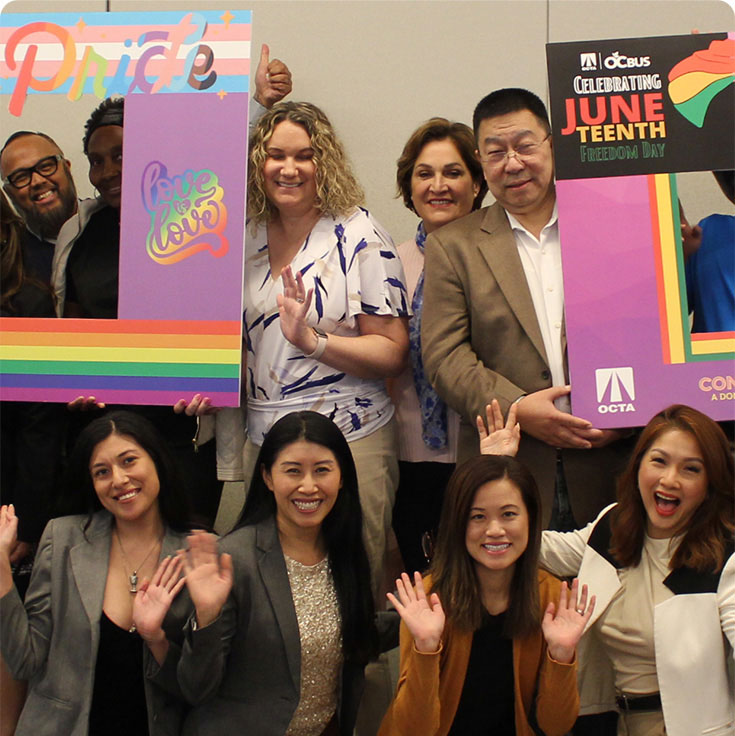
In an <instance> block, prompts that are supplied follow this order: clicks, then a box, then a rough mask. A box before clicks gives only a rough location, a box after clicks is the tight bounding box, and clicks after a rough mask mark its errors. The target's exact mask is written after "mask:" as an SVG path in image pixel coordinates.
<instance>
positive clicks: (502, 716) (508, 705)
mask: <svg viewBox="0 0 735 736" xmlns="http://www.w3.org/2000/svg"><path fill="white" fill-rule="evenodd" d="M504 620H505V614H504V613H501V614H500V615H499V616H491V615H490V614H489V613H488V614H485V616H484V617H483V621H482V626H480V628H479V629H478V630H477V631H475V633H474V634H473V636H472V649H471V650H470V661H469V663H468V665H467V674H466V675H465V679H464V686H463V688H462V696H461V697H460V699H459V706H458V707H457V714H456V715H455V716H454V722H453V723H452V728H451V730H450V731H449V736H515V733H516V725H515V697H514V693H513V680H514V678H513V641H512V639H508V638H505V637H504V636H503V635H502V633H503V622H504Z"/></svg>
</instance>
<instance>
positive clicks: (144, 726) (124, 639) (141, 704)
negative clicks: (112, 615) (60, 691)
mask: <svg viewBox="0 0 735 736" xmlns="http://www.w3.org/2000/svg"><path fill="white" fill-rule="evenodd" d="M117 734H120V736H132V735H133V734H134V735H135V736H147V734H148V710H147V708H146V702H145V690H144V688H143V643H142V640H141V638H140V636H138V634H135V633H130V632H129V631H126V630H125V629H121V628H120V627H119V626H117V625H116V624H114V623H113V622H112V621H110V619H109V618H107V615H106V614H105V612H104V611H102V617H101V618H100V646H99V649H98V650H97V665H96V666H95V669H94V691H93V693H92V708H91V709H90V711H89V736H117Z"/></svg>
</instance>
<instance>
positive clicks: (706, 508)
mask: <svg viewBox="0 0 735 736" xmlns="http://www.w3.org/2000/svg"><path fill="white" fill-rule="evenodd" d="M672 429H678V430H680V431H681V432H686V433H687V434H690V435H691V436H692V437H693V438H694V440H695V442H696V443H697V445H698V447H699V451H700V453H701V454H702V460H703V461H704V469H705V471H706V473H707V496H706V498H705V499H704V501H703V502H702V503H701V504H700V506H699V508H698V509H697V510H696V511H695V512H694V514H693V515H692V518H691V520H690V522H689V525H688V527H687V529H686V532H685V534H684V538H683V539H682V540H681V544H679V546H678V547H677V549H676V552H674V554H673V556H672V558H671V562H670V563H669V567H670V568H671V569H672V570H675V569H677V568H678V567H682V566H684V565H686V566H688V567H692V568H694V569H695V570H697V571H698V572H701V573H705V572H718V571H719V570H721V569H722V565H723V564H724V561H725V560H724V558H725V549H726V548H727V545H728V543H732V538H733V530H735V505H734V504H733V457H732V452H731V450H730V447H729V446H728V442H727V437H726V436H725V433H724V432H723V431H722V429H721V428H720V427H719V426H718V424H717V422H715V421H713V420H712V419H710V418H709V417H708V416H706V415H705V414H702V412H701V411H697V410H696V409H692V408H691V407H690V406H684V405H683V404H674V405H673V406H670V407H668V408H667V409H664V410H663V411H661V412H659V413H658V414H656V415H655V416H654V417H653V418H652V419H651V421H650V422H648V424H647V425H646V426H645V428H644V429H643V431H642V432H641V436H640V437H639V438H638V442H637V443H636V446H635V447H634V448H633V454H632V455H631V457H630V460H629V461H628V465H627V466H626V468H625V470H624V471H623V473H622V475H621V476H620V478H619V479H618V488H617V498H618V505H617V506H616V507H615V508H614V509H613V513H612V517H611V520H610V528H611V532H612V536H611V540H610V551H611V553H612V554H613V556H614V557H615V559H616V560H617V561H618V562H620V563H621V564H622V565H625V566H626V567H631V566H635V565H637V564H638V563H639V562H640V561H641V553H642V551H643V542H644V541H645V534H646V520H647V518H648V517H647V515H646V509H645V507H644V506H643V501H642V499H641V493H640V490H639V488H638V470H639V468H640V467H641V461H642V460H643V456H644V455H645V454H646V452H647V451H648V449H649V448H650V447H651V445H652V444H653V443H654V442H655V441H656V440H657V439H658V438H659V437H660V436H661V435H662V434H664V433H665V432H669V431H671V430H672Z"/></svg>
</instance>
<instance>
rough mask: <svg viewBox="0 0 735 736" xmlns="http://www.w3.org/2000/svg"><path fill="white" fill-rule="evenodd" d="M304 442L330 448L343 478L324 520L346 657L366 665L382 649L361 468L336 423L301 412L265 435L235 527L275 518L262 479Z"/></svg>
mask: <svg viewBox="0 0 735 736" xmlns="http://www.w3.org/2000/svg"><path fill="white" fill-rule="evenodd" d="M300 440H305V441H306V442H312V443H314V444H315V445H321V446H322V447H326V448H327V449H329V450H331V451H332V453H333V454H334V456H335V458H336V459H337V463H338V464H339V468H340V472H341V474H342V487H341V489H340V491H339V494H338V495H337V500H336V501H335V502H334V506H333V507H332V510H331V511H330V512H329V514H328V515H327V517H326V518H325V519H324V521H323V522H322V536H323V538H324V542H325V544H326V547H327V554H328V555H329V566H330V569H331V572H332V579H333V581H334V588H335V591H336V593H337V600H338V601H339V610H340V613H341V615H342V647H343V650H344V653H345V657H346V658H348V659H353V660H354V661H357V662H360V663H364V662H367V661H368V659H370V657H372V656H373V655H374V654H375V653H376V650H377V632H376V629H375V621H374V617H375V606H374V603H373V596H372V592H371V589H370V566H369V565H368V558H367V553H366V552H365V547H364V545H363V541H362V511H361V509H360V496H359V494H358V490H357V470H356V469H355V461H354V460H353V459H352V453H351V452H350V446H349V445H348V444H347V440H345V438H344V435H343V434H342V432H340V430H339V428H338V427H337V425H336V424H334V422H332V421H331V419H328V418H327V417H325V416H323V415H322V414H319V413H317V412H314V411H299V412H293V413H291V414H287V415H286V416H285V417H282V418H281V419H279V420H278V421H277V422H276V423H275V424H274V425H273V426H272V427H271V429H270V431H269V432H268V434H266V436H265V438H264V440H263V445H262V447H261V448H260V453H259V454H258V460H257V462H256V464H255V471H254V472H253V479H252V481H251V483H250V489H249V490H248V495H247V500H246V501H245V507H244V508H243V510H242V514H241V515H240V518H239V520H238V522H237V524H236V525H235V528H236V529H237V528H240V527H243V526H249V525H253V524H258V523H259V522H261V521H263V520H265V519H267V518H269V517H273V516H275V515H276V500H275V496H274V495H273V493H272V492H271V491H270V490H268V487H267V486H266V484H265V480H264V479H263V470H264V469H265V470H266V471H270V470H271V468H272V467H273V464H274V463H275V461H276V458H277V457H278V455H279V454H280V453H281V451H282V450H283V449H284V448H285V447H287V446H288V445H291V444H293V443H294V442H298V441H300Z"/></svg>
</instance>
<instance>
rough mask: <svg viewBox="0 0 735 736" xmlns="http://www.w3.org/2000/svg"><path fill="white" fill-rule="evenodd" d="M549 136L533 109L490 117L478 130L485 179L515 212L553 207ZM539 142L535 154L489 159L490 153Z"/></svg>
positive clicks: (535, 210) (506, 208)
mask: <svg viewBox="0 0 735 736" xmlns="http://www.w3.org/2000/svg"><path fill="white" fill-rule="evenodd" d="M547 135H548V130H546V128H545V126H544V124H543V123H542V122H541V120H539V119H538V118H537V117H536V116H535V115H534V114H533V113H532V112H531V111H530V110H518V111H516V112H510V113H507V114H505V115H497V116H496V117H492V118H487V119H485V120H483V121H482V122H481V123H480V126H479V128H478V130H477V150H478V152H479V154H480V160H481V161H482V162H483V163H482V170H483V172H484V173H485V181H487V185H488V187H489V189H490V191H491V192H492V194H493V196H494V197H495V199H496V200H497V201H498V202H499V203H500V204H501V205H502V207H503V208H504V209H505V210H507V211H508V212H510V213H511V214H513V215H524V214H534V213H536V212H541V211H542V210H543V209H545V208H546V209H548V210H549V213H550V212H551V209H553V206H554V198H555V194H554V157H553V154H552V150H551V138H547ZM544 139H546V140H544ZM536 144H538V145H537V147H536V148H535V150H534V153H533V154H532V155H528V156H524V157H519V156H516V155H512V156H507V157H505V158H504V159H503V160H502V161H501V162H499V163H497V164H495V163H490V162H485V159H487V157H488V155H489V154H493V153H498V152H501V151H502V152H505V153H507V152H509V151H510V150H511V149H512V150H518V149H519V148H521V150H523V147H524V146H529V145H531V146H533V145H536Z"/></svg>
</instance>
